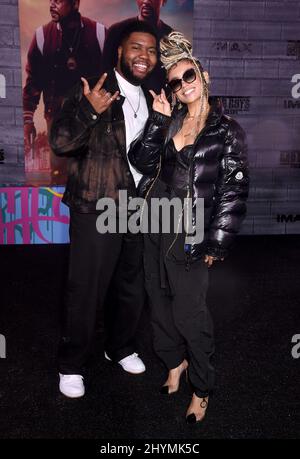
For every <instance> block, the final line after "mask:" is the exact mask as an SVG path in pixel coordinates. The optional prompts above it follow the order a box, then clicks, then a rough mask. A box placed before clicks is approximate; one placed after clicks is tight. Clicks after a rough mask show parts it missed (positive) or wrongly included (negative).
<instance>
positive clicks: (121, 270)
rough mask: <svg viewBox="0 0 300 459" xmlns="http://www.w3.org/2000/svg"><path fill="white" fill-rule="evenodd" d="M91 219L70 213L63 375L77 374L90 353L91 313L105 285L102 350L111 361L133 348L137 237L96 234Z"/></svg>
mask: <svg viewBox="0 0 300 459" xmlns="http://www.w3.org/2000/svg"><path fill="white" fill-rule="evenodd" d="M96 220H97V215H96V214H84V213H78V212H75V211H72V210H71V213H70V260H69V274H68V284H67V289H66V302H65V307H66V309H65V321H64V329H63V337H62V341H61V344H60V348H59V354H58V360H59V371H60V373H63V374H81V373H82V369H83V367H84V365H85V363H86V360H87V358H88V357H89V354H90V351H91V344H92V341H93V337H94V332H95V325H96V312H97V309H98V307H99V306H103V304H104V300H105V297H106V294H107V292H108V289H109V286H111V287H112V289H113V291H114V298H113V300H112V304H111V307H112V308H113V310H112V311H109V313H108V314H107V319H108V323H107V328H108V337H107V341H106V345H105V348H106V349H105V350H106V352H107V354H108V355H109V357H110V358H111V359H112V360H114V361H119V360H121V359H122V358H124V357H126V356H127V355H129V354H132V353H133V352H134V351H135V350H136V349H135V335H136V330H137V326H138V323H139V319H140V316H141V312H142V308H143V304H144V298H145V296H144V281H143V261H142V256H143V239H142V235H141V234H131V233H126V234H119V233H115V234H113V233H106V234H100V233H98V232H97V229H96ZM108 301H109V299H108ZM108 307H109V304H108Z"/></svg>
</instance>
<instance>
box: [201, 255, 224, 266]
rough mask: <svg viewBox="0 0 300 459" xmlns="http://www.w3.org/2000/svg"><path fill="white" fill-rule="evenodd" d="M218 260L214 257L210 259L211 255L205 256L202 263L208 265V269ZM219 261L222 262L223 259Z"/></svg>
mask: <svg viewBox="0 0 300 459" xmlns="http://www.w3.org/2000/svg"><path fill="white" fill-rule="evenodd" d="M216 260H218V258H216V257H212V256H211V255H205V258H204V262H205V263H208V267H209V268H210V267H211V265H212V264H213V262H214V261H216ZM220 260H221V261H223V260H224V258H220Z"/></svg>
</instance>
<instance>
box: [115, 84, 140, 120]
mask: <svg viewBox="0 0 300 459" xmlns="http://www.w3.org/2000/svg"><path fill="white" fill-rule="evenodd" d="M119 86H120V89H121V91H122V92H123V94H124V97H125V99H126V100H127V101H128V103H129V105H130V107H131V109H132V111H133V116H134V117H135V118H137V113H138V111H139V109H140V104H141V88H140V87H139V103H138V106H137V109H136V110H135V109H134V107H133V105H132V103H131V102H130V100H129V97H128V96H127V95H126V92H125V91H124V89H123V88H122V86H121V85H120V82H119Z"/></svg>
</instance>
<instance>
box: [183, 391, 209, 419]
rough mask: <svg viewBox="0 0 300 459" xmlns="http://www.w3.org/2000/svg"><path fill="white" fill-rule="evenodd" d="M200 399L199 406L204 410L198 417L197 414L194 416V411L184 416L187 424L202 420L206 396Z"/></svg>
mask: <svg viewBox="0 0 300 459" xmlns="http://www.w3.org/2000/svg"><path fill="white" fill-rule="evenodd" d="M200 400H201V402H200V407H201V408H202V409H203V410H204V413H203V416H202V417H201V418H200V419H197V416H196V414H195V413H191V414H189V415H188V416H186V418H185V420H186V422H187V424H189V425H192V424H197V423H198V422H202V421H203V419H204V418H205V414H206V409H207V407H208V397H203V398H201V399H200Z"/></svg>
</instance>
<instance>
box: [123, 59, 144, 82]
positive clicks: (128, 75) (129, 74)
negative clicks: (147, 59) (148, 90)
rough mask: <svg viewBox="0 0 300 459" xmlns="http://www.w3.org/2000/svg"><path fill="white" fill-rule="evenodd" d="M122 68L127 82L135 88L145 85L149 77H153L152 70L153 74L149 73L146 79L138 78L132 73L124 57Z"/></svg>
mask: <svg viewBox="0 0 300 459" xmlns="http://www.w3.org/2000/svg"><path fill="white" fill-rule="evenodd" d="M120 68H121V72H122V74H123V76H124V77H125V78H126V80H127V81H129V83H131V84H133V85H134V86H139V85H140V84H142V83H144V81H146V80H147V79H148V77H149V75H151V73H152V70H151V72H149V73H147V75H146V76H145V77H144V78H138V77H136V76H135V75H134V74H133V73H132V70H131V69H130V67H129V65H128V64H127V62H126V61H125V59H124V56H122V58H121V62H120Z"/></svg>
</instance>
